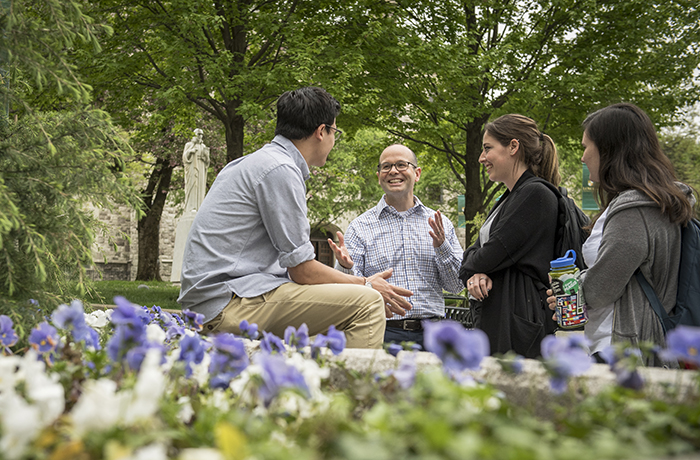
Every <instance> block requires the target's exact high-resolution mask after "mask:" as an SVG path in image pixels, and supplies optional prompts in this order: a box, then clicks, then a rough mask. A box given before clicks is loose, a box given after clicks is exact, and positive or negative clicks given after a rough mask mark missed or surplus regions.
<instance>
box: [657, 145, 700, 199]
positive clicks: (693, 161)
mask: <svg viewBox="0 0 700 460" xmlns="http://www.w3.org/2000/svg"><path fill="white" fill-rule="evenodd" d="M659 140H660V141H661V148H662V149H663V150H664V152H666V155H668V157H669V158H670V159H671V162H672V163H673V167H674V169H675V170H676V176H677V178H678V180H679V181H681V182H684V183H686V184H688V185H690V186H692V187H693V188H695V190H699V191H700V142H698V138H697V137H696V136H693V135H689V134H683V133H667V134H662V135H661V136H659Z"/></svg>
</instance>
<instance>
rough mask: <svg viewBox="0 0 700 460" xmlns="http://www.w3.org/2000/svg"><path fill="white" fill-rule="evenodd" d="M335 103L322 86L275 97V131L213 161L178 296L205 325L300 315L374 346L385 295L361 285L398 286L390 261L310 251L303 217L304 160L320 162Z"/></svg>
mask: <svg viewBox="0 0 700 460" xmlns="http://www.w3.org/2000/svg"><path fill="white" fill-rule="evenodd" d="M339 112H340V104H339V103H338V102H337V101H336V100H335V99H334V98H333V97H332V96H331V95H330V94H328V93H327V92H326V91H325V90H323V89H321V88H316V87H306V88H301V89H299V90H296V91H288V92H286V93H284V94H283V95H282V96H281V97H280V98H279V100H278V101H277V127H276V129H275V138H274V139H273V140H272V142H271V143H269V144H267V145H265V146H264V147H262V148H261V149H260V150H258V151H256V152H254V153H252V154H250V155H247V156H244V157H242V158H239V159H237V160H235V161H232V162H231V163H229V164H228V165H226V167H224V169H222V170H221V172H220V173H219V175H218V176H217V178H216V180H215V181H214V183H213V184H212V186H211V189H210V190H209V193H208V194H207V195H206V196H205V198H204V201H203V202H202V205H201V207H200V209H199V210H198V211H197V215H196V217H195V219H194V222H193V223H192V227H191V230H190V233H189V235H188V238H187V243H186V244H185V253H184V256H183V265H182V276H181V280H182V281H181V282H182V285H181V290H180V298H179V299H178V301H179V302H180V303H181V304H182V306H183V308H189V309H191V310H193V311H196V312H198V313H202V314H203V315H204V321H205V326H204V327H205V331H207V332H210V333H213V332H219V331H225V332H233V333H240V330H239V324H240V322H241V321H242V320H247V321H248V322H250V323H257V324H258V326H259V327H260V329H261V330H266V331H269V332H272V333H274V334H276V335H278V336H282V335H283V334H284V330H285V329H286V327H287V326H290V325H291V326H294V327H297V328H298V327H299V326H300V325H301V324H302V323H306V324H307V326H308V327H309V334H310V335H315V334H319V333H325V332H327V331H328V328H329V327H330V326H331V325H335V326H336V328H337V329H338V330H342V331H344V332H345V335H346V338H347V346H348V347H349V348H378V347H380V346H381V343H382V337H383V334H384V328H385V324H384V323H385V319H384V318H385V316H390V315H392V314H394V313H396V314H399V315H401V314H405V309H410V304H409V303H408V302H407V301H405V299H403V298H401V300H403V302H396V303H394V304H393V305H387V304H386V302H384V301H383V300H382V297H381V295H380V294H379V293H378V292H377V291H376V290H374V289H370V288H371V287H375V288H377V289H381V290H382V292H391V293H393V295H394V296H395V297H397V298H399V297H401V296H410V295H411V292H410V291H408V290H406V289H401V288H396V287H393V286H391V285H389V283H388V282H387V281H386V279H387V278H389V277H390V276H391V271H384V272H382V273H378V274H376V275H375V276H371V277H356V276H352V275H348V274H344V273H340V272H338V271H337V270H333V269H332V268H331V267H327V266H325V265H323V264H322V263H320V262H318V261H317V260H314V249H313V245H312V244H311V241H310V240H309V234H310V228H309V222H308V220H307V217H306V211H307V209H306V185H305V181H306V179H308V177H309V167H310V166H323V165H324V164H325V162H326V159H327V158H328V154H329V153H330V151H331V149H332V148H333V146H334V145H335V139H336V136H338V135H339V134H341V131H340V130H338V128H337V127H336V125H335V118H336V116H337V115H338V113H339Z"/></svg>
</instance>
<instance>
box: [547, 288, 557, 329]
mask: <svg viewBox="0 0 700 460" xmlns="http://www.w3.org/2000/svg"><path fill="white" fill-rule="evenodd" d="M550 280H551V278H550ZM547 306H548V307H549V309H550V310H552V311H554V312H555V313H554V314H553V315H552V319H553V320H554V321H556V320H557V314H556V309H557V298H556V297H555V295H554V292H552V290H551V289H547Z"/></svg>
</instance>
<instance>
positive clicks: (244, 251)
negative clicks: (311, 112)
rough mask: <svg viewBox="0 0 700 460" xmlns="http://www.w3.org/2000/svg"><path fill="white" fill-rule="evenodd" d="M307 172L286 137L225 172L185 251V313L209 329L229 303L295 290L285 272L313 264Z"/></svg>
mask: <svg viewBox="0 0 700 460" xmlns="http://www.w3.org/2000/svg"><path fill="white" fill-rule="evenodd" d="M308 178H309V167H308V165H307V164H306V161H305V160H304V157H302V155H301V153H300V152H299V150H297V148H296V147H295V146H294V144H293V143H292V142H291V141H290V140H289V139H287V138H285V137H283V136H275V138H274V139H273V140H272V142H271V143H269V144H266V145H265V146H264V147H262V148H261V149H260V150H258V151H256V152H255V153H252V154H250V155H247V156H244V157H242V158H239V159H237V160H235V161H232V162H231V163H229V164H228V165H226V167H224V169H222V170H221V172H220V173H219V175H218V176H217V178H216V180H215V181H214V183H213V184H212V186H211V189H210V190H209V192H208V193H207V195H206V196H205V198H204V201H203V202H202V205H201V207H200V209H199V210H198V211H197V215H196V217H195V218H194V222H193V223H192V227H191V229H190V233H189V235H188V237H187V243H186V244H185V252H184V256H183V262H182V276H181V289H180V298H179V299H178V302H180V303H181V304H182V307H183V308H189V309H191V310H193V311H196V312H198V313H202V314H203V315H204V321H205V322H206V321H210V320H211V319H213V318H214V317H215V316H216V315H218V314H219V313H220V312H221V311H222V310H223V308H224V307H225V306H226V304H228V302H229V301H230V300H231V297H232V294H233V293H235V294H236V295H237V296H239V297H255V296H258V295H261V294H264V293H266V292H269V291H271V290H273V289H275V288H277V287H279V286H280V285H282V284H284V283H288V282H291V280H290V279H289V276H288V274H287V267H296V266H297V265H299V264H301V263H303V262H306V261H308V260H312V259H313V258H314V247H313V245H312V244H311V241H310V239H309V233H310V228H309V221H308V219H307V217H306V212H307V208H306V184H305V181H306V180H307V179H308Z"/></svg>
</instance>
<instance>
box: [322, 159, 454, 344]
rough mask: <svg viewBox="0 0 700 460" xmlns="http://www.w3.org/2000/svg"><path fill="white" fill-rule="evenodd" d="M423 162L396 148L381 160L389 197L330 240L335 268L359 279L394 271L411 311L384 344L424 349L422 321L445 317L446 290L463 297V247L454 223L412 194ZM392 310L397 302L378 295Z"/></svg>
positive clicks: (391, 327) (390, 328) (392, 324)
mask: <svg viewBox="0 0 700 460" xmlns="http://www.w3.org/2000/svg"><path fill="white" fill-rule="evenodd" d="M420 176H421V168H420V167H418V159H417V158H416V155H415V153H413V152H412V151H411V150H410V149H409V148H408V147H406V146H403V145H391V146H389V147H387V148H386V149H385V150H384V151H383V152H382V154H381V156H380V157H379V165H378V167H377V177H378V179H379V185H380V186H381V187H382V189H383V190H384V196H383V197H382V199H381V200H380V201H379V203H378V204H377V206H375V207H373V208H372V209H370V210H368V211H367V212H365V213H364V214H362V215H361V216H359V217H358V218H356V219H355V220H353V221H352V222H351V223H350V225H349V226H348V229H347V232H346V233H345V236H343V234H342V233H340V232H338V244H337V245H336V244H335V243H334V242H333V241H332V240H330V239H329V240H328V242H329V244H330V246H331V249H333V251H334V253H335V256H336V260H337V262H336V268H337V269H339V270H341V271H344V272H346V273H353V274H355V275H356V276H371V275H374V274H375V273H380V272H382V271H384V270H387V269H393V274H392V276H391V282H392V284H394V285H395V286H399V287H402V288H405V289H408V290H410V291H412V292H413V296H412V297H410V298H408V299H407V300H408V301H409V302H410V303H411V305H412V308H411V309H410V310H408V311H407V314H406V316H405V317H401V316H399V315H397V314H394V315H393V316H392V317H391V318H389V319H388V320H387V327H386V332H385V334H384V342H397V343H398V342H404V341H410V342H416V343H418V344H420V345H421V346H422V345H423V326H422V321H423V320H439V319H441V318H444V317H445V301H444V299H443V296H442V294H443V289H444V290H446V291H448V292H451V293H455V294H456V293H459V292H461V291H462V290H463V289H464V285H463V284H462V281H461V280H460V279H459V278H458V272H459V267H460V264H461V263H462V247H461V246H460V244H459V241H458V239H457V235H456V234H455V229H454V226H453V225H452V223H451V222H450V220H449V219H447V218H446V217H443V216H442V215H441V214H440V211H437V212H436V211H434V210H432V209H430V208H427V207H426V206H424V205H423V204H422V203H421V201H420V200H419V199H418V198H417V197H416V196H415V195H413V187H414V185H415V183H416V182H418V181H419V180H420ZM378 290H379V289H378ZM379 291H380V293H381V294H382V296H383V297H384V301H385V302H386V304H387V305H394V304H395V302H396V299H395V298H393V297H392V296H391V295H390V294H388V293H385V292H382V291H381V290H379Z"/></svg>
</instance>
